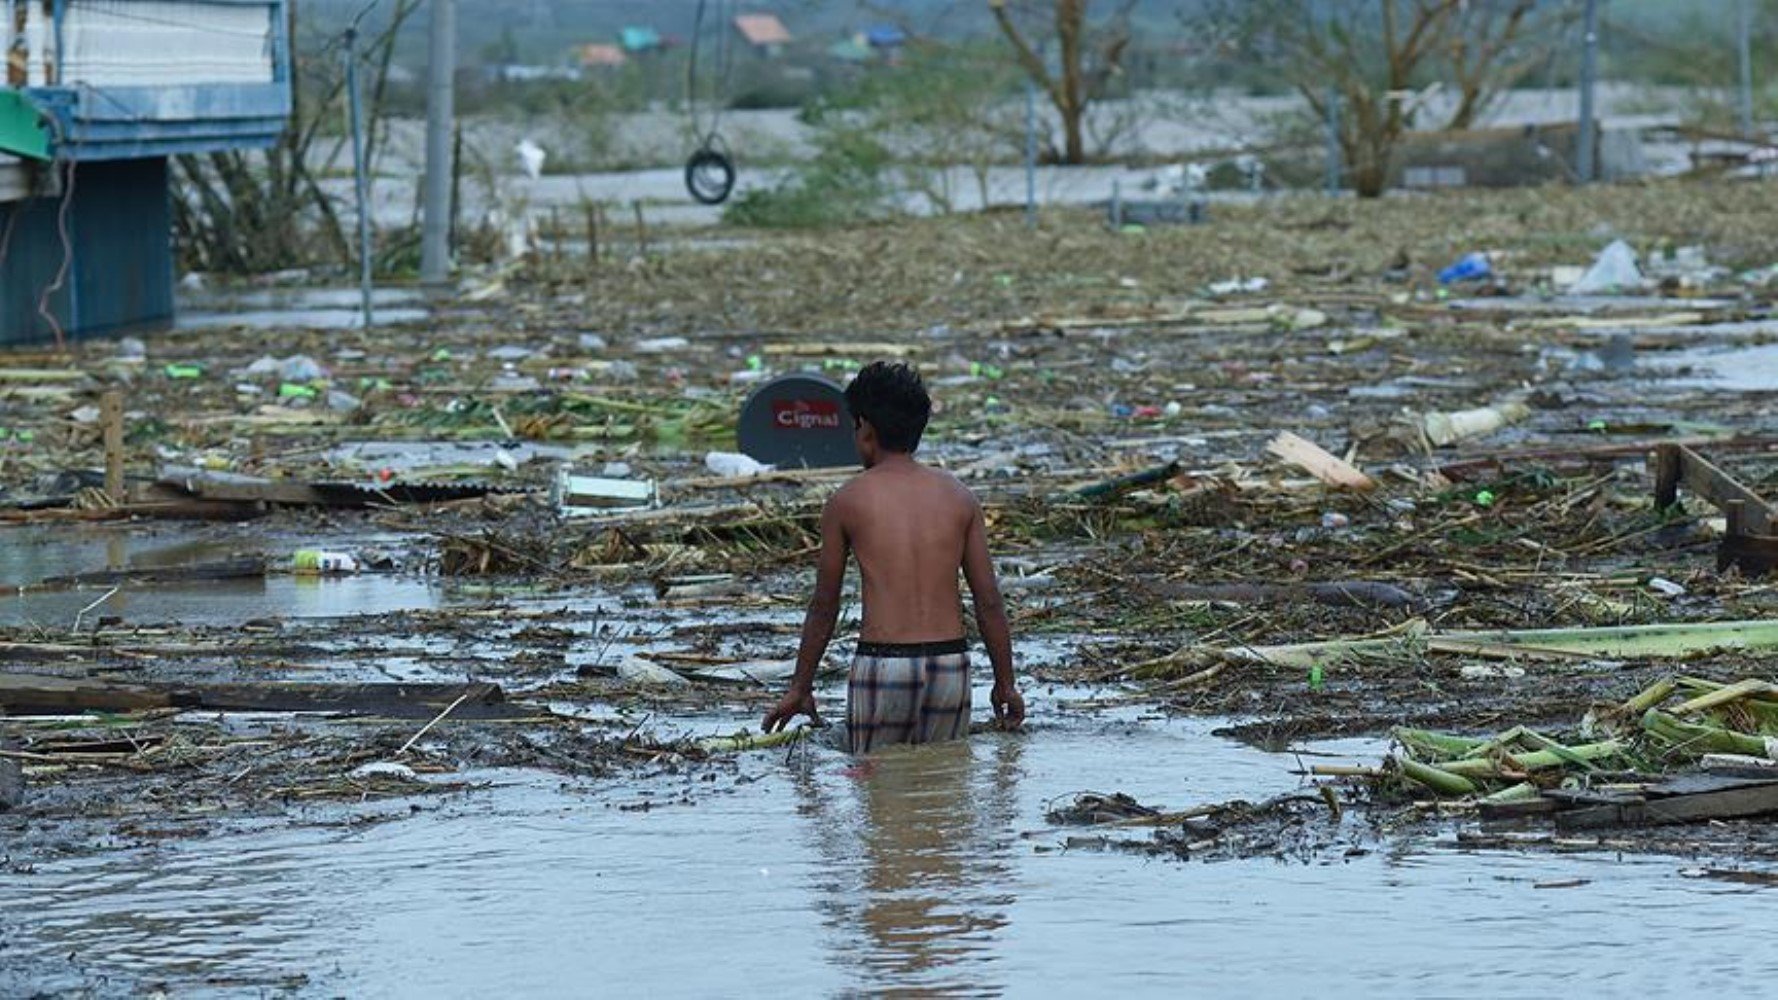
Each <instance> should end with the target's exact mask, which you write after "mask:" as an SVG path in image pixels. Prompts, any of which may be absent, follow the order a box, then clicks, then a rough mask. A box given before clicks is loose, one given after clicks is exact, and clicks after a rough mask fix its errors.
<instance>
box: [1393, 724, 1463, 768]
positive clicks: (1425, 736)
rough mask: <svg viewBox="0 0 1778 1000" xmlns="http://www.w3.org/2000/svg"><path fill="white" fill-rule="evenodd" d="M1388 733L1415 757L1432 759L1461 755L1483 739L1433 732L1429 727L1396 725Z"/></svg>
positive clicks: (1446, 758)
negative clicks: (1417, 727)
mask: <svg viewBox="0 0 1778 1000" xmlns="http://www.w3.org/2000/svg"><path fill="white" fill-rule="evenodd" d="M1390 735H1392V736H1394V737H1395V739H1396V740H1397V741H1398V742H1399V743H1401V745H1402V746H1404V747H1407V748H1408V750H1409V751H1411V752H1412V753H1413V754H1414V756H1415V757H1417V758H1421V759H1431V760H1434V761H1439V760H1449V759H1451V758H1453V757H1462V756H1464V755H1465V754H1467V753H1469V752H1470V751H1472V750H1474V749H1475V748H1476V747H1479V746H1482V745H1483V741H1482V740H1478V739H1474V738H1472V737H1468V736H1452V735H1450V734H1449V733H1435V732H1433V731H1431V730H1429V729H1414V728H1413V727H1411V726H1396V727H1395V728H1394V729H1392V730H1390Z"/></svg>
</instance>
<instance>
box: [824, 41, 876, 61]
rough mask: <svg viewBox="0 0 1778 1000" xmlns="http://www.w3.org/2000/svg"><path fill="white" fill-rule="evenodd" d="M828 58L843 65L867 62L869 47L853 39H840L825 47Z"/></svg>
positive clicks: (869, 57)
mask: <svg viewBox="0 0 1778 1000" xmlns="http://www.w3.org/2000/svg"><path fill="white" fill-rule="evenodd" d="M827 55H828V58H830V59H834V60H837V61H839V62H843V63H862V62H869V61H870V59H871V50H870V46H868V45H866V44H864V43H863V42H862V41H860V40H858V39H857V38H853V37H846V38H842V39H840V40H839V41H837V42H835V43H833V44H832V45H829V46H828V47H827Z"/></svg>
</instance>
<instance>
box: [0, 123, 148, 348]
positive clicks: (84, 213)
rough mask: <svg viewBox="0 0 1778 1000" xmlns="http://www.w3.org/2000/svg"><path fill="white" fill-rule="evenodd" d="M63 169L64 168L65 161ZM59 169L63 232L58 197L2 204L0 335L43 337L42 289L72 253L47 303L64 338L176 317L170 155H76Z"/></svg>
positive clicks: (48, 330)
mask: <svg viewBox="0 0 1778 1000" xmlns="http://www.w3.org/2000/svg"><path fill="white" fill-rule="evenodd" d="M60 169H62V170H64V171H66V170H69V169H70V168H69V167H68V166H66V165H62V166H61V167H60ZM72 170H73V175H72V178H71V181H70V178H69V175H68V174H66V173H64V174H63V190H64V192H66V191H68V190H69V189H70V184H71V187H72V198H71V200H70V201H69V203H68V206H67V239H66V241H64V239H63V236H62V232H61V227H60V225H59V224H58V216H59V214H60V213H61V211H62V201H63V199H62V197H61V196H57V197H54V198H34V199H29V200H26V201H16V202H10V203H5V204H0V238H4V233H5V232H6V230H7V228H8V227H11V230H12V234H11V238H10V239H9V240H7V245H6V249H5V251H4V255H3V256H0V343H15V344H16V343H30V342H39V341H45V340H49V339H51V338H52V337H53V336H54V328H53V327H52V326H51V325H50V324H49V323H48V322H46V321H45V320H44V319H43V318H42V316H40V315H39V313H38V304H39V302H41V301H42V299H43V293H44V290H45V289H47V288H48V287H49V286H50V285H51V284H53V283H54V281H55V278H56V274H57V272H58V271H59V270H60V269H61V268H62V267H63V261H64V256H65V254H67V253H70V252H71V254H72V256H71V257H68V266H67V274H66V277H65V278H64V280H63V282H62V287H61V288H60V290H58V291H57V292H55V293H53V294H51V295H50V297H49V300H48V311H49V312H50V313H51V314H52V315H53V316H54V317H55V319H56V322H57V323H59V324H60V326H61V328H62V332H63V334H64V335H65V336H68V337H83V336H94V335H101V334H115V333H122V332H125V331H128V330H137V329H164V328H165V327H167V326H170V325H171V324H172V321H173V246H172V225H173V220H172V205H171V202H170V201H169V200H168V199H169V195H168V188H167V160H166V158H165V157H152V158H149V159H139V160H108V161H100V162H88V163H79V164H76V165H74V166H73V167H72Z"/></svg>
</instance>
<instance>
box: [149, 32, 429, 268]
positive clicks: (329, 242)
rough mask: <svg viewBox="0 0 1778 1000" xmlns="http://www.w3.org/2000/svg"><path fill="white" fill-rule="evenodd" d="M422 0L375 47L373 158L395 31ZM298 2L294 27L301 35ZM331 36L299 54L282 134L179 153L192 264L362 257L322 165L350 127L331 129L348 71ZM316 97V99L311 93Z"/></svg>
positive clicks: (333, 158) (179, 189) (178, 238)
mask: <svg viewBox="0 0 1778 1000" xmlns="http://www.w3.org/2000/svg"><path fill="white" fill-rule="evenodd" d="M419 5H420V0H400V2H398V3H397V4H396V5H395V8H394V10H393V11H392V12H391V14H390V16H389V21H388V23H387V25H386V26H385V28H384V30H383V32H382V33H381V34H380V35H379V36H378V37H377V38H376V39H375V41H373V42H372V43H371V44H370V45H368V46H367V47H366V49H365V53H364V58H365V59H366V60H367V61H369V62H370V63H371V64H372V66H373V67H374V82H373V84H372V87H371V94H370V101H369V118H370V127H369V129H368V133H369V134H368V136H367V152H366V156H365V159H366V160H367V161H369V160H371V151H372V150H374V149H375V143H376V140H377V134H378V123H379V120H380V117H381V116H380V114H379V112H380V109H381V107H382V104H383V102H384V99H385V97H386V95H387V91H388V84H389V70H390V67H391V65H392V60H393V58H394V52H395V39H396V36H397V34H398V33H399V32H400V30H401V27H402V25H403V24H404V23H406V21H407V19H408V18H409V17H410V16H411V15H412V14H413V12H414V11H415V10H417V9H418V8H419ZM295 16H296V15H295V6H294V5H292V7H291V23H290V25H289V28H288V29H287V30H289V32H290V36H291V37H292V38H295V37H297V32H296V23H295ZM336 49H337V45H336V43H335V41H334V40H332V39H330V40H329V41H328V43H327V44H325V45H322V46H321V47H320V48H319V49H318V50H316V51H312V52H309V53H306V54H303V55H299V56H298V57H297V58H295V59H293V60H292V65H291V76H292V81H291V82H292V92H293V94H294V95H295V96H294V98H293V100H294V101H295V107H294V108H293V109H292V114H291V119H290V123H289V125H288V126H287V127H286V128H285V132H284V135H283V136H282V137H281V138H280V139H279V140H278V143H277V144H276V145H274V146H273V147H272V148H270V149H267V150H246V151H241V150H236V151H228V152H217V153H211V154H208V155H202V156H200V155H186V156H178V157H174V158H173V169H174V173H173V234H174V239H175V243H176V245H177V247H178V249H179V254H180V257H181V258H182V262H183V264H184V265H185V266H186V267H188V268H191V269H193V270H197V271H220V272H227V273H234V274H260V273H265V272H270V271H279V270H283V269H285V268H291V267H300V266H304V265H307V264H312V263H314V262H315V260H316V258H317V256H323V257H325V258H326V259H328V260H330V261H334V262H345V261H348V260H351V259H352V258H353V251H352V249H351V247H350V246H349V244H348V243H347V240H346V230H345V227H344V225H342V224H341V222H340V218H339V213H338V212H337V211H336V210H335V208H334V204H333V200H332V198H331V197H330V196H329V195H328V194H327V193H326V192H325V191H324V190H322V188H321V184H320V182H319V180H318V179H317V177H316V174H317V173H319V174H321V175H326V174H328V173H330V172H331V171H333V170H334V169H335V168H336V166H337V164H338V163H339V159H340V157H341V155H342V153H343V150H344V148H345V143H346V142H347V140H348V138H349V136H348V135H347V134H345V133H343V132H342V133H337V134H332V135H331V138H330V140H329V141H330V146H329V147H328V148H326V151H325V152H322V148H323V143H322V142H321V138H322V136H323V134H324V133H329V128H330V125H333V124H337V122H338V121H339V117H338V116H339V115H340V114H341V101H342V98H343V95H344V92H345V75H344V73H343V72H331V73H330V72H328V71H327V70H326V69H325V68H324V67H326V66H327V65H328V61H329V60H332V61H334V62H337V59H338V57H337V55H336ZM305 97H306V98H308V99H305Z"/></svg>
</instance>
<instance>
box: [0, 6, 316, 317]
mask: <svg viewBox="0 0 1778 1000" xmlns="http://www.w3.org/2000/svg"><path fill="white" fill-rule="evenodd" d="M8 9H9V11H10V13H9V14H8V15H7V17H6V18H5V19H4V22H3V23H0V46H3V47H4V49H5V51H6V52H7V54H8V58H7V61H6V79H5V86H4V87H0V232H4V233H6V234H7V236H6V242H5V246H4V248H3V249H0V341H4V342H15V343H16V342H23V341H33V340H43V339H47V338H49V337H51V336H53V335H54V334H55V333H57V332H58V331H59V332H61V333H62V334H65V335H70V336H80V335H89V334H100V333H113V332H121V331H125V330H135V329H150V328H164V327H167V326H170V325H171V324H172V321H173V267H174V261H173V248H172V239H171V237H170V233H171V230H172V211H173V209H172V205H173V202H172V192H171V189H170V187H169V183H168V178H169V169H168V158H169V157H171V156H173V155H175V154H179V153H209V152H220V151H226V150H231V149H247V148H254V147H265V146H270V145H271V144H272V143H273V142H275V141H276V140H277V138H278V136H279V135H280V134H282V132H283V131H284V126H285V123H286V120H287V119H288V117H289V115H290V106H291V94H290V39H289V36H288V33H287V27H288V25H289V11H288V9H287V7H286V0H229V2H226V3H215V2H200V0H53V2H50V3H14V4H11V5H9V8H8Z"/></svg>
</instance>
